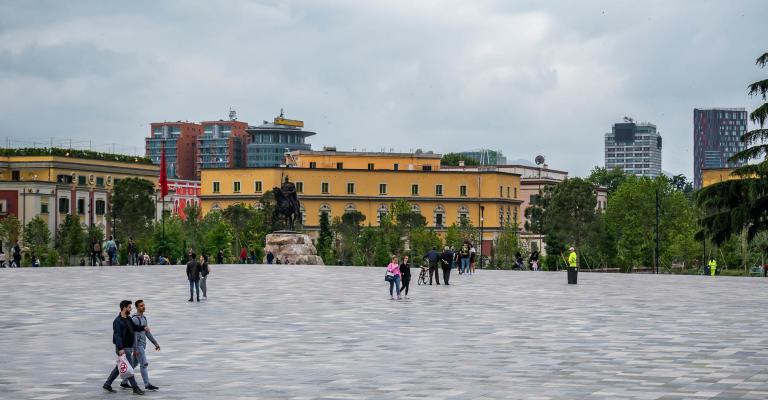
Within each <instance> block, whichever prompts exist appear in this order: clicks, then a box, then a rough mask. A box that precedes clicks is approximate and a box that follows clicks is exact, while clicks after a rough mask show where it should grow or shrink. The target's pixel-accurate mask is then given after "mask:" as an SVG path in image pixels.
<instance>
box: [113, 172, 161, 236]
mask: <svg viewBox="0 0 768 400" xmlns="http://www.w3.org/2000/svg"><path fill="white" fill-rule="evenodd" d="M112 217H114V219H115V225H116V227H119V228H120V231H119V233H120V235H121V236H125V237H133V238H140V237H142V236H144V235H146V234H148V233H149V231H150V229H151V222H152V220H153V219H154V217H155V185H154V184H153V183H152V182H150V181H148V180H146V179H141V178H128V179H121V180H120V181H119V182H118V183H117V184H116V185H115V191H114V194H113V196H112Z"/></svg>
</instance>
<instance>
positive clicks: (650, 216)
mask: <svg viewBox="0 0 768 400" xmlns="http://www.w3.org/2000/svg"><path fill="white" fill-rule="evenodd" d="M657 193H658V196H659V215H660V218H659V257H660V261H661V263H662V264H663V265H669V264H671V263H672V262H688V263H691V262H693V260H694V259H695V258H696V253H697V252H698V248H699V246H698V245H697V243H696V241H695V239H694V235H695V233H696V229H697V228H696V210H695V208H694V207H693V204H692V203H691V202H690V201H689V200H688V198H687V197H686V196H685V194H684V193H683V192H681V191H678V190H677V188H676V187H675V186H673V185H672V182H671V181H670V180H669V179H667V178H665V177H658V178H656V179H650V178H647V177H642V178H638V177H635V176H631V177H629V179H627V181H625V182H624V183H623V184H622V185H621V186H620V187H619V188H618V190H617V191H616V193H614V195H613V196H612V197H611V198H610V199H609V200H608V209H607V210H606V214H605V220H606V224H607V227H608V230H609V231H610V232H611V233H612V235H613V236H614V237H616V249H617V257H618V262H619V263H620V264H621V265H620V266H621V267H622V268H623V269H625V270H631V269H632V268H635V267H640V266H646V267H653V266H654V254H655V251H656V244H655V237H656V194H657ZM699 254H700V253H699Z"/></svg>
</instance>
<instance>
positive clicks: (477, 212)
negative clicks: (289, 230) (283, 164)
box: [200, 151, 522, 254]
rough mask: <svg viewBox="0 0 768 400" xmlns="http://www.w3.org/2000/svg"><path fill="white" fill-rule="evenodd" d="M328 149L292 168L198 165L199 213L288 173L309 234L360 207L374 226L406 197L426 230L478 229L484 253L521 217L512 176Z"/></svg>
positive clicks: (303, 156)
mask: <svg viewBox="0 0 768 400" xmlns="http://www.w3.org/2000/svg"><path fill="white" fill-rule="evenodd" d="M328 153H333V152H327V151H326V152H303V151H299V152H293V153H292V154H293V158H294V159H295V162H296V165H297V166H295V167H292V168H274V167H264V168H248V169H230V170H226V171H223V170H203V171H202V180H201V186H202V189H201V196H200V198H201V202H202V209H203V210H202V211H203V214H206V213H208V212H210V211H212V210H223V209H225V208H227V207H228V206H230V205H233V204H236V203H246V204H252V205H256V204H257V203H258V201H259V200H260V199H261V197H262V195H263V194H264V193H266V192H267V191H270V190H272V188H274V187H279V186H280V184H281V182H282V181H283V180H284V179H285V178H286V177H287V178H288V179H290V180H291V181H292V182H294V183H295V184H296V189H297V191H298V192H299V198H300V200H301V205H302V225H303V227H304V229H305V230H307V231H309V232H310V233H313V232H314V233H316V232H317V231H318V230H319V225H320V216H321V215H322V214H323V213H327V214H328V215H329V216H330V217H331V218H333V217H340V216H341V215H343V214H344V213H345V212H349V211H359V212H361V213H362V214H363V215H365V216H366V220H365V221H364V222H363V224H364V225H370V226H376V225H378V224H379V221H380V218H381V216H382V214H384V213H386V212H387V211H388V209H389V206H390V205H391V204H392V203H394V202H395V201H397V200H399V199H405V200H407V201H408V202H409V203H410V204H411V206H412V209H413V211H415V212H419V213H421V214H422V215H423V216H424V217H425V218H426V220H427V227H428V228H431V229H435V230H436V231H437V232H438V233H442V232H445V229H447V227H448V226H450V225H451V224H454V223H456V224H458V223H459V222H460V221H461V219H462V218H466V219H467V220H469V221H470V222H471V223H472V224H473V225H474V226H475V227H481V226H482V227H483V246H484V250H485V249H487V250H489V249H490V244H491V242H492V240H493V238H495V237H496V235H497V234H498V233H499V232H500V231H501V230H502V229H503V227H504V226H505V225H508V224H513V223H514V222H515V221H516V220H517V219H518V218H519V217H520V204H521V203H522V202H521V201H520V200H519V199H518V198H517V197H516V196H517V194H518V193H519V190H520V176H519V175H517V174H514V173H506V172H499V171H473V172H464V171H441V170H440V169H439V168H440V165H439V163H440V155H430V157H426V158H421V157H419V156H418V155H415V154H407V155H399V156H398V155H392V154H389V153H356V156H354V155H353V154H350V153H351V152H338V154H336V155H333V154H328ZM370 164H373V166H372V167H371V166H370ZM395 164H396V165H397V167H395ZM305 165H306V166H305ZM377 165H378V166H377ZM328 166H331V167H328ZM401 166H402V168H401ZM425 166H430V167H431V166H434V168H424V167H425ZM419 167H421V168H419ZM481 218H482V222H481ZM484 253H485V254H489V253H487V252H485V251H484Z"/></svg>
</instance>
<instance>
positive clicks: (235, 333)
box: [0, 265, 768, 400]
mask: <svg viewBox="0 0 768 400" xmlns="http://www.w3.org/2000/svg"><path fill="white" fill-rule="evenodd" d="M383 275H384V268H356V267H309V266H308V267H300V266H285V265H282V266H281V265H272V266H266V265H227V266H213V271H212V275H211V277H210V278H209V283H208V286H209V300H207V301H203V302H200V303H188V302H187V297H188V294H189V290H188V284H187V281H186V278H185V276H184V269H183V267H182V266H165V267H163V266H151V267H101V268H94V267H83V268H37V269H31V268H26V269H2V270H0V284H1V285H2V286H0V287H2V291H1V292H0V307H2V308H1V309H0V398H3V399H41V400H43V399H58V398H61V399H100V398H109V399H122V398H131V397H133V396H132V395H131V394H130V391H128V390H121V389H120V388H119V387H118V382H115V384H113V387H114V388H115V389H116V390H117V391H118V393H115V394H109V393H106V392H104V391H103V390H102V389H101V385H102V383H103V382H104V380H105V378H106V377H107V374H108V373H109V371H110V369H111V368H112V366H113V363H114V360H113V358H114V355H113V354H114V353H113V345H112V343H111V340H112V337H111V335H112V332H111V324H112V320H113V319H114V317H115V316H116V315H117V313H118V311H119V310H118V303H119V301H120V300H121V299H131V300H136V299H139V298H143V299H144V300H145V301H146V304H147V316H148V318H149V324H150V326H151V328H152V332H153V334H154V335H155V337H156V338H157V339H158V341H159V342H160V345H161V346H162V350H161V351H159V352H156V351H154V350H149V349H148V350H147V352H148V354H149V357H150V376H151V378H152V381H153V382H152V383H154V384H155V385H157V386H159V387H160V391H158V392H148V393H147V396H146V397H147V398H156V399H191V398H199V399H238V398H240V399H765V398H768V335H766V328H768V316H767V313H766V309H768V301H766V296H765V292H766V288H767V287H768V286H767V285H768V279H762V278H729V277H717V278H709V277H702V276H654V275H624V274H597V273H593V274H588V273H582V274H580V276H579V285H578V286H573V285H570V286H569V285H567V284H566V283H565V281H566V278H565V273H556V272H551V273H550V272H538V273H534V272H511V271H480V272H479V273H478V274H477V275H475V276H471V277H465V276H458V275H456V274H455V273H454V274H453V276H452V280H451V285H450V286H444V285H443V286H418V285H416V282H415V277H414V280H413V287H412V292H411V296H410V299H408V300H403V301H391V300H389V294H388V291H387V286H386V285H387V284H386V283H385V282H384V280H383ZM137 376H138V374H137ZM138 381H139V384H142V382H141V379H140V377H138Z"/></svg>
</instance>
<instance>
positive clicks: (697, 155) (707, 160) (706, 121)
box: [693, 108, 747, 189]
mask: <svg viewBox="0 0 768 400" xmlns="http://www.w3.org/2000/svg"><path fill="white" fill-rule="evenodd" d="M746 132H747V111H746V110H745V109H744V108H708V109H698V108H696V109H694V110H693V175H694V177H693V185H694V188H695V189H700V188H702V187H703V186H705V185H704V184H703V183H704V182H703V175H702V171H703V170H704V169H722V168H726V169H727V168H731V169H733V168H736V167H740V166H742V165H744V163H743V162H733V161H729V159H730V158H731V157H732V156H733V155H734V154H736V153H738V152H740V151H742V150H744V149H745V145H744V143H742V142H741V140H740V138H741V135H743V134H745V133H746Z"/></svg>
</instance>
